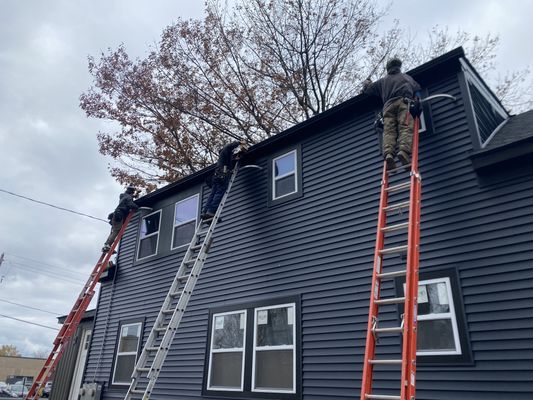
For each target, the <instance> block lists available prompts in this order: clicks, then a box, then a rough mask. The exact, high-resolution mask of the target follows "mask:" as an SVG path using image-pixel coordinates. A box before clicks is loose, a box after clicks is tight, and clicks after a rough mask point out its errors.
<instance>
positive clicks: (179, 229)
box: [172, 194, 199, 249]
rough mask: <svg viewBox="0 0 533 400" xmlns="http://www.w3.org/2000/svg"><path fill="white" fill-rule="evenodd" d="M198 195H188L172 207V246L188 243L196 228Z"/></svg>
mask: <svg viewBox="0 0 533 400" xmlns="http://www.w3.org/2000/svg"><path fill="white" fill-rule="evenodd" d="M198 199H199V196H198V195H197V194H195V195H194V196H191V197H188V198H186V199H184V200H181V201H178V202H177V203H176V205H175V207H174V228H173V232H172V248H173V249H175V248H176V247H180V246H184V245H187V244H189V243H190V241H191V239H192V237H193V235H194V231H195V229H196V218H197V216H198Z"/></svg>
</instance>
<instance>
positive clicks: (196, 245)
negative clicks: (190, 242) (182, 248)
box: [191, 244, 202, 251]
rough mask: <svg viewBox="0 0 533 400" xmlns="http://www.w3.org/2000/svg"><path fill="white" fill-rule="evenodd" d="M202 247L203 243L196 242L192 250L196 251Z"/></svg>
mask: <svg viewBox="0 0 533 400" xmlns="http://www.w3.org/2000/svg"><path fill="white" fill-rule="evenodd" d="M201 248H202V245H201V244H195V245H194V246H191V250H192V251H196V250H198V249H201Z"/></svg>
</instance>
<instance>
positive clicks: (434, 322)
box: [404, 278, 461, 356]
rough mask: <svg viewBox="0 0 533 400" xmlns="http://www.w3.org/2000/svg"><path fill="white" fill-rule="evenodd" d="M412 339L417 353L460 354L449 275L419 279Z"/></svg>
mask: <svg viewBox="0 0 533 400" xmlns="http://www.w3.org/2000/svg"><path fill="white" fill-rule="evenodd" d="M404 290H405V289H404ZM416 340H417V352H416V354H417V356H428V355H447V354H461V343H460V341H459V331H458V328H457V319H456V317H455V307H454V305H453V297H452V291H451V284H450V278H437V279H430V280H426V281H420V282H419V284H418V335H417V339H416Z"/></svg>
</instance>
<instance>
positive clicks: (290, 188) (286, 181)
mask: <svg viewBox="0 0 533 400" xmlns="http://www.w3.org/2000/svg"><path fill="white" fill-rule="evenodd" d="M275 187H276V193H275V195H274V197H281V196H284V195H286V194H289V193H294V192H295V191H296V175H294V174H293V175H289V176H286V177H284V178H281V179H278V180H277V181H276V182H275Z"/></svg>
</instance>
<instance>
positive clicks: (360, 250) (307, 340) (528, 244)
mask: <svg viewBox="0 0 533 400" xmlns="http://www.w3.org/2000/svg"><path fill="white" fill-rule="evenodd" d="M428 91H429V93H430V94H431V93H449V94H453V95H455V96H457V98H458V100H457V102H455V103H451V102H448V101H442V100H439V101H435V102H434V103H432V106H431V111H432V130H431V133H429V134H425V135H424V136H423V137H422V139H421V146H420V171H421V174H422V178H423V184H422V204H423V205H422V231H421V253H420V261H421V263H420V265H421V272H423V271H425V270H431V269H432V268H434V267H439V268H440V267H442V268H444V267H448V268H450V267H452V268H456V269H457V271H458V276H459V282H460V291H461V293H462V301H463V303H464V312H465V316H466V323H467V328H468V335H469V337H470V344H471V347H472V354H473V363H472V365H448V366H441V367H437V366H431V367H430V366H421V367H419V369H418V383H417V388H418V398H420V399H431V400H444V399H451V398H453V399H502V398H509V399H511V398H512V399H518V400H519V399H524V400H525V399H531V398H532V395H533V394H532V393H533V383H532V381H531V379H530V377H531V374H532V373H533V345H532V342H531V340H530V338H531V336H532V333H533V300H532V297H533V293H532V289H531V288H532V286H533V266H532V265H531V260H532V259H533V246H532V243H533V229H532V226H533V224H532V223H533V206H532V203H531V199H532V198H533V178H532V177H531V176H530V177H529V178H528V179H522V180H513V179H510V180H509V181H507V182H506V183H505V184H498V185H494V186H484V187H482V188H480V186H479V184H478V180H477V177H476V173H475V171H474V170H473V168H472V165H471V162H470V160H469V154H470V152H471V151H472V150H473V147H472V142H471V133H470V132H469V131H468V123H467V115H466V114H465V112H464V107H465V105H464V103H465V102H466V101H468V99H465V98H464V97H463V93H461V90H460V86H459V82H458V78H457V76H455V75H453V76H450V77H449V78H446V79H444V80H442V81H441V82H439V83H435V84H433V85H431V86H430V87H428ZM372 123H373V114H372V113H370V112H369V113H365V114H361V115H347V114H346V115H344V114H343V115H342V116H341V117H339V118H337V119H335V120H334V121H332V122H331V125H329V126H326V127H323V128H321V130H320V131H313V130H312V128H309V129H308V130H309V132H306V135H305V136H304V138H303V139H301V140H299V142H298V145H299V146H300V149H301V157H302V165H303V168H302V183H303V195H302V196H301V197H298V198H296V199H293V200H291V201H288V202H285V203H281V204H272V205H269V201H268V196H269V191H268V185H269V184H270V182H268V173H267V171H268V167H269V162H270V159H269V158H268V157H263V158H260V159H258V160H257V162H256V163H257V164H258V165H260V166H262V167H263V171H258V170H250V169H246V170H242V171H241V172H240V174H239V177H238V179H237V181H236V183H235V185H234V189H233V190H232V193H231V195H230V198H229V200H228V203H227V204H226V208H225V210H224V213H223V219H224V221H223V222H222V223H220V224H219V225H218V226H217V229H216V233H215V241H214V243H213V246H212V248H211V251H210V256H209V258H208V261H207V263H206V264H205V267H204V270H203V272H202V276H201V278H200V279H199V281H198V284H197V286H196V289H195V292H194V294H193V296H192V298H191V301H190V303H189V307H188V309H187V312H186V314H185V316H184V317H183V320H182V324H181V326H180V329H179V331H178V333H177V334H176V337H175V340H174V343H173V348H172V350H171V351H170V353H169V355H168V357H167V359H166V362H165V365H164V369H163V372H162V373H161V375H160V378H159V380H158V383H157V385H156V388H155V391H154V394H153V398H156V399H198V398H200V397H202V382H203V374H204V359H205V352H206V346H207V343H206V341H207V325H208V315H209V309H210V308H216V307H222V306H228V305H235V306H236V308H238V307H239V306H242V305H243V304H244V305H246V304H249V303H251V302H254V301H260V300H264V299H271V298H277V297H286V296H294V295H299V296H300V298H301V316H300V320H301V331H302V336H301V350H302V353H301V358H302V359H301V372H302V382H301V383H302V397H303V399H305V400H318V399H339V400H340V399H354V398H358V396H359V391H360V380H361V372H362V362H363V354H364V345H365V335H366V324H367V318H368V300H369V296H370V293H369V291H370V282H371V269H372V260H373V251H374V241H375V231H376V219H377V211H378V210H377V206H378V202H379V189H380V178H381V167H382V159H381V157H380V154H379V151H378V149H377V138H376V135H375V133H374V132H373V130H372ZM293 144H294V145H296V143H293ZM293 144H292V143H288V144H287V147H286V148H279V149H277V150H276V154H277V153H278V151H279V152H281V151H283V150H287V151H289V150H291V149H293V148H294V147H293V146H292V145H293ZM291 146H292V147H291ZM196 190H197V191H200V188H199V187H198V188H197V189H196ZM206 194H207V193H206ZM402 198H404V197H402V196H401V195H400V196H397V197H396V199H397V200H400V199H402ZM391 201H392V199H391ZM161 206H163V207H164V210H163V220H165V218H170V219H171V218H172V215H171V212H169V211H168V210H170V209H171V208H172V202H169V201H162V202H161V204H160V205H158V204H155V205H154V207H155V208H158V207H161ZM137 226H138V219H136V220H134V221H133V222H132V224H131V225H130V226H129V227H128V230H127V232H126V235H125V238H124V239H123V243H122V247H121V251H120V259H119V270H118V275H117V277H116V283H115V285H114V287H113V284H112V283H111V282H109V283H105V284H103V285H102V290H101V295H100V298H99V303H98V310H99V311H98V315H97V318H96V322H95V328H94V335H93V343H92V345H91V351H90V356H89V363H88V368H87V373H86V380H92V377H93V376H96V380H97V381H101V382H109V381H110V376H111V368H112V363H113V355H114V351H115V343H116V338H117V331H118V325H119V322H120V321H124V320H129V319H136V318H137V319H144V321H145V326H144V340H146V338H147V336H148V334H149V332H150V329H151V327H152V325H153V323H154V320H155V317H156V315H157V312H158V311H159V308H160V306H161V304H162V302H163V299H164V297H165V295H166V292H167V290H168V288H169V286H170V284H171V282H172V279H173V277H174V274H175V272H176V270H177V268H178V266H179V262H180V259H181V257H182V256H183V251H174V252H167V253H166V255H164V256H161V257H159V256H158V257H152V258H148V259H146V260H143V261H142V262H135V261H134V258H135V247H136V240H137V229H138V228H137ZM162 226H163V224H162ZM391 237H392V238H393V239H392V240H391V241H388V242H387V244H388V245H391V246H392V245H394V244H400V243H401V242H402V239H403V238H402V236H401V235H391ZM160 245H161V241H160ZM160 251H163V250H161V249H160ZM392 265H397V266H400V265H402V261H401V260H400V259H399V258H397V259H393V260H392ZM392 265H391V266H392ZM382 290H383V292H382V296H384V297H385V296H393V295H394V294H395V291H396V288H395V286H394V282H387V283H386V284H384V287H383V289H382ZM110 300H112V301H111V305H110ZM456 307H460V308H461V305H456ZM459 311H460V312H462V310H459ZM380 317H381V318H380V319H381V321H383V322H384V323H387V324H390V325H393V324H398V319H399V313H398V310H397V307H395V306H388V307H384V308H382V309H381V313H380ZM380 343H381V344H380V345H379V346H378V348H377V349H378V353H379V354H380V355H381V356H383V357H387V358H398V357H399V349H400V347H399V339H398V337H394V336H391V337H383V338H382V340H381V342H380ZM102 346H103V347H102ZM101 347H102V354H101V357H100V362H98V359H99V354H100V348H101ZM376 377H377V378H378V379H377V380H376V383H375V386H376V387H377V388H381V389H382V390H383V391H384V392H386V393H389V394H397V393H398V389H399V374H398V373H397V372H395V370H394V369H387V368H380V371H378V372H377V373H376ZM124 393H125V389H120V388H119V389H117V388H113V387H111V388H108V389H107V390H106V391H105V394H104V396H103V398H104V399H120V398H123V396H124Z"/></svg>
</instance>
